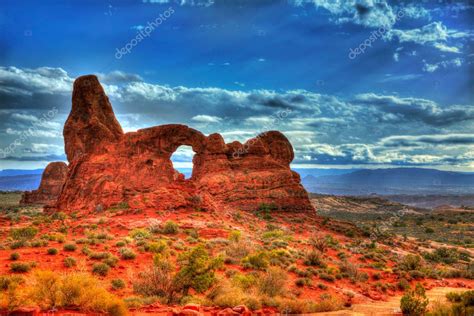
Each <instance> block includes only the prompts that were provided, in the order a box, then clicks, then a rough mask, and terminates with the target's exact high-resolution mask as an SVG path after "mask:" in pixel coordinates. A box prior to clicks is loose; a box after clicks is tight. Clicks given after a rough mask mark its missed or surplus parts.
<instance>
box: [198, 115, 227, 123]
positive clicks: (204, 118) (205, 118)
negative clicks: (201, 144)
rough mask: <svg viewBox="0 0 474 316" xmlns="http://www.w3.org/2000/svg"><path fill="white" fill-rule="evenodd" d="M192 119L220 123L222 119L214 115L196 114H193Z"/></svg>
mask: <svg viewBox="0 0 474 316" xmlns="http://www.w3.org/2000/svg"><path fill="white" fill-rule="evenodd" d="M191 120H193V121H196V122H200V123H219V122H220V121H222V119H221V118H220V117H218V116H212V115H196V116H193V117H192V118H191Z"/></svg>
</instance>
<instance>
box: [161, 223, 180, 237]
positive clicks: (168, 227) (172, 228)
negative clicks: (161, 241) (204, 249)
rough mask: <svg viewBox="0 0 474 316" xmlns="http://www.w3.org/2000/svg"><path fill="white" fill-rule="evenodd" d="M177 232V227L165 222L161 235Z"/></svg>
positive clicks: (174, 224)
mask: <svg viewBox="0 0 474 316" xmlns="http://www.w3.org/2000/svg"><path fill="white" fill-rule="evenodd" d="M178 231H179V226H178V224H176V223H175V222H173V221H166V223H165V225H164V226H163V233H164V234H168V235H172V234H177V233H178Z"/></svg>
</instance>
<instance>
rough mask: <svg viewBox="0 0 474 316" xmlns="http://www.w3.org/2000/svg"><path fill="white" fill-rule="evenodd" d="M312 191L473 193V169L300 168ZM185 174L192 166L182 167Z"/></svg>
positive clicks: (20, 184) (36, 174)
mask: <svg viewBox="0 0 474 316" xmlns="http://www.w3.org/2000/svg"><path fill="white" fill-rule="evenodd" d="M294 170H295V171H297V172H298V173H299V174H300V175H301V178H302V183H303V185H304V186H305V188H306V189H307V190H308V191H309V192H313V193H321V194H334V195H371V194H377V195H398V194H406V195H422V194H424V195H426V194H473V193H474V173H467V172H451V171H440V170H436V169H423V168H389V169H321V168H319V169H316V168H315V169H299V168H295V169H294ZM179 171H180V172H182V173H184V174H185V175H186V177H189V176H190V175H191V171H192V169H189V168H183V169H179ZM42 172H43V169H35V170H21V169H6V170H1V171H0V191H17V190H20V191H25V190H34V189H37V188H38V186H39V183H40V181H41V174H42Z"/></svg>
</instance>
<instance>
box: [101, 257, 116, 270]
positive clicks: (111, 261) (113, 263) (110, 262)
mask: <svg viewBox="0 0 474 316" xmlns="http://www.w3.org/2000/svg"><path fill="white" fill-rule="evenodd" d="M118 261H119V259H118V258H117V257H116V256H114V255H110V256H109V257H107V258H105V259H104V261H103V263H105V264H106V265H108V266H109V267H111V268H113V267H115V266H116V265H117V263H118Z"/></svg>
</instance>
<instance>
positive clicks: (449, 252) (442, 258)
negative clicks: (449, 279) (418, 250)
mask: <svg viewBox="0 0 474 316" xmlns="http://www.w3.org/2000/svg"><path fill="white" fill-rule="evenodd" d="M423 257H424V258H425V259H426V260H429V261H433V262H442V263H446V264H453V263H456V262H458V260H459V259H460V254H459V252H458V251H457V250H456V249H455V248H447V247H440V248H438V249H436V250H434V251H433V252H432V253H424V254H423Z"/></svg>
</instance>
